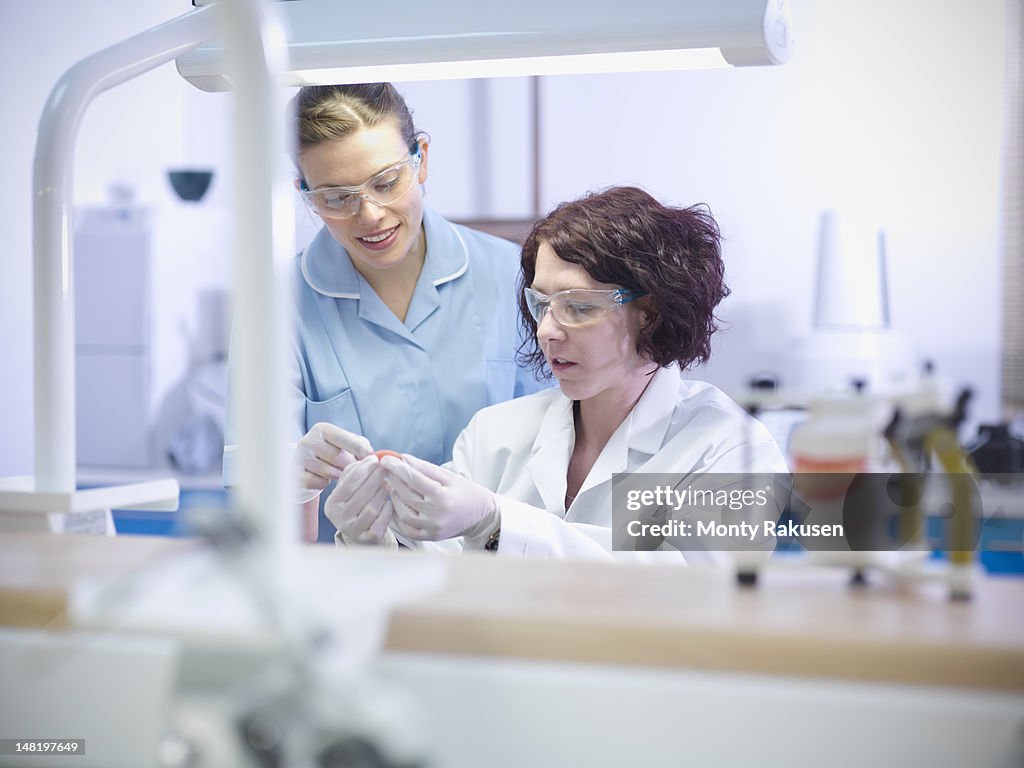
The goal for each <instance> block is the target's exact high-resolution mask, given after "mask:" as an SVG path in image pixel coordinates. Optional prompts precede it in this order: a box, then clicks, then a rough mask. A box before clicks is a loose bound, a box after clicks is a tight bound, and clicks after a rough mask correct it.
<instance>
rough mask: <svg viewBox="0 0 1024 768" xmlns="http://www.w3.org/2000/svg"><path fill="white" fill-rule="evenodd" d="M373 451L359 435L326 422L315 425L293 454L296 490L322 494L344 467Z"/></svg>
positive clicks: (339, 475)
mask: <svg viewBox="0 0 1024 768" xmlns="http://www.w3.org/2000/svg"><path fill="white" fill-rule="evenodd" d="M372 452H373V446H371V445H370V441H369V440H367V439H366V438H365V437H363V436H362V435H355V434H353V433H351V432H348V431H346V430H344V429H342V428H341V427H337V426H335V425H334V424H330V423H328V422H326V421H322V422H320V423H319V424H314V425H313V426H312V428H311V429H310V430H309V432H307V433H306V434H305V435H304V436H303V437H302V439H301V440H299V444H298V447H297V448H296V451H295V461H296V463H297V464H298V471H299V481H298V482H299V488H300V489H305V490H308V491H322V490H323V489H324V488H326V487H327V484H328V483H329V482H331V480H334V479H336V478H338V477H341V471H342V470H343V469H345V467H347V466H348V465H349V464H351V463H353V462H355V461H358V460H359V459H363V458H366V457H367V456H369V455H370V454H371V453H372ZM310 495H311V496H315V494H310Z"/></svg>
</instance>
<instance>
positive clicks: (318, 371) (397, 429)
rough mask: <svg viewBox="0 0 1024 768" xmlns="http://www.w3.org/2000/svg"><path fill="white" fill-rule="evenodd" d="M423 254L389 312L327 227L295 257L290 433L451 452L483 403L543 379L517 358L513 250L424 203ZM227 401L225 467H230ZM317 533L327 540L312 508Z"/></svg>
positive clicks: (420, 452) (435, 458)
mask: <svg viewBox="0 0 1024 768" xmlns="http://www.w3.org/2000/svg"><path fill="white" fill-rule="evenodd" d="M423 223H424V229H425V232H426V256H425V260H424V265H423V270H422V271H421V273H420V277H419V281H418V282H417V284H416V289H415V291H414V293H413V296H412V302H411V304H410V305H409V310H408V312H407V313H406V318H405V322H404V323H403V322H402V321H401V320H399V319H398V318H397V317H396V316H395V314H394V313H393V312H392V311H391V310H390V309H389V308H388V307H387V305H385V304H384V302H383V301H382V300H381V299H380V297H379V296H378V295H377V293H376V292H375V291H374V290H373V288H372V287H370V285H369V283H367V282H366V280H365V279H364V278H363V277H362V276H361V275H360V274H359V273H358V272H357V271H356V269H355V267H354V266H353V265H352V260H351V259H350V258H349V256H348V253H347V252H346V251H345V249H344V248H342V247H341V245H339V244H338V242H337V241H336V240H335V239H334V238H333V237H332V236H331V234H330V232H328V231H327V229H326V228H324V229H321V230H320V232H319V233H318V234H317V236H316V237H315V238H314V239H313V241H312V242H311V243H310V244H309V246H308V247H307V248H306V249H305V251H303V253H301V254H300V255H299V257H298V258H297V260H296V267H297V270H298V274H297V275H296V277H295V283H296V289H295V292H296V298H297V318H296V337H295V345H294V346H295V348H294V369H293V371H292V375H291V386H290V387H289V408H290V409H291V410H290V416H291V418H290V423H292V424H293V425H294V434H293V435H292V436H291V439H292V440H296V441H297V440H298V439H299V438H300V437H302V435H304V434H305V433H306V432H307V431H308V429H309V428H310V427H312V426H313V425H314V424H316V423H317V422H321V421H327V422H331V423H333V424H336V425H338V426H339V427H341V428H342V429H347V430H349V431H350V432H355V433H356V434H360V435H365V436H366V438H367V439H368V440H369V441H370V443H371V445H373V447H374V448H375V449H381V448H387V449H390V450H394V451H399V452H401V453H412V454H415V455H416V456H419V457H421V458H424V459H427V460H428V461H431V462H434V463H436V464H442V463H444V462H446V461H448V460H449V459H451V452H452V445H453V444H454V442H455V438H456V437H457V436H458V435H459V433H460V432H461V431H462V429H463V428H464V427H465V426H466V424H468V423H469V420H470V418H471V417H472V416H473V414H475V413H476V412H477V411H478V410H480V409H481V408H483V407H485V406H488V405H492V404H494V403H500V402H503V401H505V400H509V399H511V398H513V397H518V396H519V395H523V394H529V393H531V392H535V391H537V390H539V389H541V388H543V387H544V386H545V385H544V384H543V383H539V382H537V381H536V379H535V378H534V376H533V374H532V373H531V372H529V371H527V370H525V369H523V368H521V367H519V365H517V363H516V361H515V353H516V350H517V349H518V348H519V343H520V340H521V334H520V331H519V323H518V315H517V288H518V279H519V249H518V247H517V246H516V245H515V244H514V243H510V242H508V241H505V240H501V239H499V238H496V237H493V236H491V235H487V234H484V233H481V232H477V231H475V230H472V229H468V228H466V227H462V226H459V225H457V224H452V223H451V222H449V221H447V220H445V219H444V218H443V217H441V216H440V215H438V214H437V213H434V212H432V211H430V210H429V209H427V210H425V211H424V215H423ZM231 410H232V409H231V407H230V402H229V407H228V414H227V429H226V433H227V434H226V435H225V443H226V445H225V452H224V478H225V482H226V484H231V482H232V480H233V478H234V476H235V472H236V470H235V468H234V453H235V450H234V446H233V445H232V441H233V437H232V434H233V430H232V426H231V425H232V417H231ZM326 497H327V493H324V494H321V519H320V538H321V540H322V541H324V540H326V541H331V540H333V538H332V537H333V525H331V524H330V523H329V522H328V521H327V520H326V518H325V517H323V513H322V502H323V499H325V498H326Z"/></svg>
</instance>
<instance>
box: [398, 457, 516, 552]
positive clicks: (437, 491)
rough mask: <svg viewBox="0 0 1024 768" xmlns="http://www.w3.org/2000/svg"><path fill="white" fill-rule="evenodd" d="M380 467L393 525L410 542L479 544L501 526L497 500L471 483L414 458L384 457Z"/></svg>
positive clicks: (485, 490) (459, 476)
mask: <svg viewBox="0 0 1024 768" xmlns="http://www.w3.org/2000/svg"><path fill="white" fill-rule="evenodd" d="M381 466H382V467H384V469H385V470H386V471H387V474H388V479H387V483H388V485H389V486H390V488H391V502H392V504H393V505H394V508H395V513H394V521H393V523H392V525H393V526H394V528H395V530H396V531H398V532H399V533H401V534H402V535H404V536H408V537H409V538H410V539H416V540H419V541H440V540H441V539H450V538H453V537H455V536H465V537H466V538H467V539H471V540H474V539H479V538H481V537H485V536H487V535H490V533H491V532H492V531H493V530H495V529H497V527H498V525H500V515H499V512H498V500H497V498H496V497H495V495H494V494H493V493H491V492H490V491H489V490H487V489H486V488H484V487H483V486H480V485H477V484H476V483H474V482H473V481H472V480H467V479H466V478H464V477H462V476H461V475H457V474H455V473H454V472H451V471H449V470H447V469H444V468H442V467H438V466H437V465H435V464H431V463H430V462H429V461H423V460H422V459H417V458H416V457H415V456H409V455H403V456H402V458H401V460H399V459H396V458H393V457H391V456H385V457H384V458H383V459H382V460H381ZM480 544H481V545H482V544H483V542H480Z"/></svg>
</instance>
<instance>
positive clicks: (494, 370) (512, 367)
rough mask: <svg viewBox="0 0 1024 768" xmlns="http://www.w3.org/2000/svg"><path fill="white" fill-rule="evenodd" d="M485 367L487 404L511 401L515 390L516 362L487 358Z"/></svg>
mask: <svg viewBox="0 0 1024 768" xmlns="http://www.w3.org/2000/svg"><path fill="white" fill-rule="evenodd" d="M486 365H487V402H488V404H489V405H493V404H494V403H503V402H505V401H506V400H511V399H512V396H513V395H514V394H515V390H516V361H515V360H505V359H501V358H488V359H487V361H486Z"/></svg>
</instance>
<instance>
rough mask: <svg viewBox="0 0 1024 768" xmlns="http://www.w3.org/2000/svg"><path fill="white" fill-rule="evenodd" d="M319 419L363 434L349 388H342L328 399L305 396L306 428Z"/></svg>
mask: <svg viewBox="0 0 1024 768" xmlns="http://www.w3.org/2000/svg"><path fill="white" fill-rule="evenodd" d="M321 421H326V422H329V423H331V424H334V425H335V426H338V427H341V428H342V429H347V430H348V431H349V432H354V433H355V434H357V435H361V434H363V425H362V423H361V422H360V421H359V414H358V413H357V412H356V404H355V401H354V400H353V399H352V390H351V389H346V390H344V391H343V392H341V393H340V394H338V395H335V396H334V397H332V398H331V399H330V400H310V399H309V398H308V397H307V398H306V429H307V430H308V429H309V428H310V427H312V426H313V425H314V424H317V423H318V422H321Z"/></svg>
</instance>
